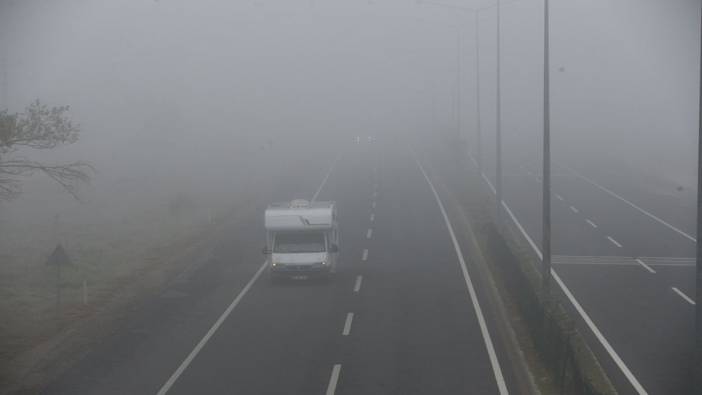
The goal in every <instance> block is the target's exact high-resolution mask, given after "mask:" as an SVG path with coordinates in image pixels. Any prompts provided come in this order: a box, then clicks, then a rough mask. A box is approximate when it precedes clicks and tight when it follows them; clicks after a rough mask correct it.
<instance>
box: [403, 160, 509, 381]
mask: <svg viewBox="0 0 702 395" xmlns="http://www.w3.org/2000/svg"><path fill="white" fill-rule="evenodd" d="M414 160H415V162H417V166H418V167H419V170H421V172H422V174H423V175H424V179H425V180H426V181H427V184H429V187H430V188H431V191H432V193H433V194H434V199H435V200H436V204H437V205H438V206H439V210H440V211H441V215H442V216H443V217H444V222H445V223H446V228H447V229H448V231H449V235H450V236H451V241H452V242H453V247H454V249H455V250H456V255H457V256H458V262H459V263H460V266H461V271H462V272H463V278H464V279H465V282H466V287H467V288H468V293H469V295H470V299H471V302H472V303H473V309H474V310H475V315H476V317H477V319H478V324H479V326H480V332H481V334H482V335H483V340H484V342H485V348H486V349H487V353H488V357H489V358H490V364H491V365H492V370H493V373H494V375H495V381H496V382H497V388H498V389H499V391H500V394H501V395H507V394H509V391H508V390H507V384H506V383H505V378H504V376H503V375H502V368H501V367H500V362H499V361H498V360H497V353H496V352H495V347H494V346H493V344H492V338H491V337H490V333H489V332H488V328H487V324H486V322H485V317H484V316H483V311H482V309H481V308H480V304H479V303H478V296H477V294H476V292H475V288H474V287H473V281H472V280H471V278H470V274H469V273H468V268H467V267H466V262H465V260H464V259H463V252H461V247H460V245H459V244H458V240H457V239H456V235H455V234H454V232H453V227H452V226H451V221H449V218H448V214H446V210H445V209H444V205H443V203H442V202H441V199H440V198H439V194H438V193H437V192H436V189H435V188H434V185H433V184H432V182H431V180H430V179H429V176H427V173H426V172H425V171H424V168H423V167H422V164H421V163H419V160H418V159H417V158H416V156H415V158H414Z"/></svg>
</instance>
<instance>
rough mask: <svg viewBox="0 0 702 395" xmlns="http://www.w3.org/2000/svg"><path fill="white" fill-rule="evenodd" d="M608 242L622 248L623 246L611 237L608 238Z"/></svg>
mask: <svg viewBox="0 0 702 395" xmlns="http://www.w3.org/2000/svg"><path fill="white" fill-rule="evenodd" d="M607 240H609V241H611V242H612V244H614V245H615V246H617V247H619V248H622V245H621V244H619V242H618V241H616V240H614V239H613V238H612V237H611V236H607Z"/></svg>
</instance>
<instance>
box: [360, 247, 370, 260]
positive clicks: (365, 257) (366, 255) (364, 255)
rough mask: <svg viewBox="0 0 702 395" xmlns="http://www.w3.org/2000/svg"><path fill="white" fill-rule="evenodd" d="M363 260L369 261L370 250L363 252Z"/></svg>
mask: <svg viewBox="0 0 702 395" xmlns="http://www.w3.org/2000/svg"><path fill="white" fill-rule="evenodd" d="M361 259H362V260H364V261H365V260H367V259H368V249H367V248H366V249H364V250H363V256H362V257H361Z"/></svg>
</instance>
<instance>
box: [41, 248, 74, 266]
mask: <svg viewBox="0 0 702 395" xmlns="http://www.w3.org/2000/svg"><path fill="white" fill-rule="evenodd" d="M46 264H47V265H52V266H53V265H55V266H64V265H70V264H71V260H70V258H68V254H66V250H64V248H63V246H62V245H61V244H59V245H57V246H56V248H55V249H54V252H52V253H51V255H50V256H49V259H47V260H46Z"/></svg>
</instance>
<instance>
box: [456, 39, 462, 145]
mask: <svg viewBox="0 0 702 395" xmlns="http://www.w3.org/2000/svg"><path fill="white" fill-rule="evenodd" d="M462 94H463V93H462V92H461V27H460V26H456V100H457V102H456V137H457V141H460V138H461V129H462V126H463V125H462V120H461V107H462V102H463V100H462V97H461V95H462Z"/></svg>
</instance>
